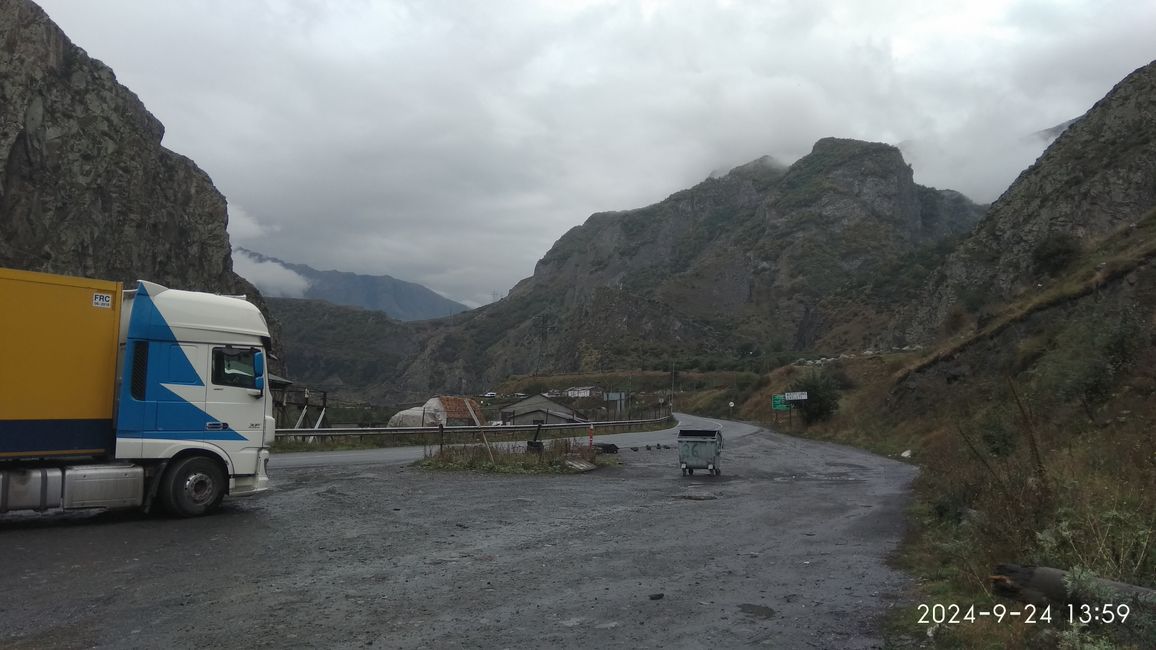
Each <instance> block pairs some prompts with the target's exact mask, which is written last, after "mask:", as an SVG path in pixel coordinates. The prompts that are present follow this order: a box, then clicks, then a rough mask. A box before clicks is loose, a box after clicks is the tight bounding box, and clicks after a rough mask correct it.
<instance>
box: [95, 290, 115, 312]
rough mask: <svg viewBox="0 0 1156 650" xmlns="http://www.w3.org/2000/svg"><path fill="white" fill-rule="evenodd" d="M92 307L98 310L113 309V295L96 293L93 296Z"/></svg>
mask: <svg viewBox="0 0 1156 650" xmlns="http://www.w3.org/2000/svg"><path fill="white" fill-rule="evenodd" d="M92 306H93V307H96V308H97V309H112V294H111V293H94V294H92Z"/></svg>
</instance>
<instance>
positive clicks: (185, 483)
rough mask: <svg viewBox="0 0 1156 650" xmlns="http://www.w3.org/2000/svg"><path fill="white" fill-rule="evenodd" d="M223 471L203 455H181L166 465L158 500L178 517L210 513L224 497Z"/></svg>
mask: <svg viewBox="0 0 1156 650" xmlns="http://www.w3.org/2000/svg"><path fill="white" fill-rule="evenodd" d="M226 485H227V484H226V483H225V474H224V472H222V471H221V467H220V466H219V465H218V464H217V463H215V462H213V461H212V460H211V459H208V458H205V457H204V456H189V457H188V458H182V459H181V460H178V461H177V462H175V463H173V464H172V465H170V466H169V469H168V471H167V472H165V476H164V479H163V481H162V483H161V494H160V497H161V503H163V504H164V506H165V510H168V511H169V512H170V513H172V514H173V515H176V516H177V517H196V516H197V515H203V514H205V513H206V512H210V511H211V510H213V509H215V508H216V507H217V506H218V505H220V504H221V500H222V499H224V498H225V489H226Z"/></svg>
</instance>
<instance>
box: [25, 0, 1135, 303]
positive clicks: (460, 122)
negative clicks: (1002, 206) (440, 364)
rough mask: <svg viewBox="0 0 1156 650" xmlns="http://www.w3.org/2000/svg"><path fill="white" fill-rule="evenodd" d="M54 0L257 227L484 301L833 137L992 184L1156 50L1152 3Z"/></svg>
mask: <svg viewBox="0 0 1156 650" xmlns="http://www.w3.org/2000/svg"><path fill="white" fill-rule="evenodd" d="M40 4H41V5H42V6H43V7H44V8H45V9H46V10H47V11H48V13H49V15H50V16H51V17H52V18H53V19H54V20H55V21H56V22H57V23H58V24H59V25H60V26H61V27H62V28H63V29H64V31H65V33H67V34H68V35H69V36H70V37H71V38H72V40H73V41H74V42H76V44H78V45H80V46H81V47H83V48H84V49H85V50H87V51H88V53H89V54H90V55H91V56H93V57H95V58H98V59H101V60H102V61H104V62H105V63H107V64H108V65H110V66H111V67H112V68H113V70H114V71H115V72H116V74H117V77H118V79H119V80H120V81H121V82H122V83H123V84H125V85H126V86H128V87H129V88H131V89H132V90H133V91H135V92H136V93H137V94H138V95H139V96H140V97H141V99H142V100H143V101H144V103H145V105H146V106H147V107H148V108H149V110H150V111H152V113H153V114H154V115H156V116H157V117H158V118H159V119H160V120H161V121H162V122H163V123H164V124H165V127H166V135H165V140H164V144H165V146H167V147H168V148H170V149H172V150H174V151H177V152H179V153H182V154H184V155H187V156H189V157H191V158H192V159H193V160H195V161H196V162H197V163H198V164H199V165H200V166H201V167H202V168H203V169H204V170H205V171H207V172H208V173H209V175H210V176H212V178H213V181H214V182H215V183H216V185H217V187H218V188H220V190H221V191H222V192H223V193H224V194H225V196H226V197H228V200H229V206H230V208H229V210H230V220H231V223H230V233H231V234H232V237H233V242H234V244H235V245H242V246H246V247H248V248H252V249H254V250H257V251H260V252H262V253H265V254H267V255H272V256H275V257H280V258H283V259H286V260H289V261H294V262H301V263H305V264H309V265H311V266H314V267H317V268H320V269H329V268H336V269H340V270H346V271H354V272H358V273H370V274H389V275H393V276H395V277H399V278H402V279H405V280H410V281H414V282H419V283H421V284H424V285H426V286H428V287H430V288H432V289H434V290H435V291H438V292H439V293H442V294H443V295H445V296H447V297H450V298H453V299H456V300H459V301H463V302H466V303H467V304H470V305H478V304H484V303H487V302H490V301H491V299H492V295H493V293H494V292H498V293H500V294H504V293H505V292H506V291H507V290H508V289H509V288H510V287H511V286H513V284H514V283H515V282H517V281H518V280H519V279H521V278H523V277H526V276H528V275H530V274H531V273H532V271H533V268H534V263H535V262H536V261H537V260H538V259H539V258H540V257H542V255H544V254H545V252H546V251H547V250H548V249H549V247H550V246H551V245H552V244H553V243H554V241H555V240H557V238H558V237H559V236H561V235H562V234H563V233H564V232H565V231H566V230H568V229H569V228H570V227H572V226H575V225H578V224H581V223H582V222H584V221H585V220H586V217H587V216H589V214H590V213H592V212H596V211H603V210H621V209H629V208H635V207H642V206H644V205H648V204H650V203H654V202H656V201H659V200H661V199H663V198H665V197H666V196H667V195H669V194H670V193H672V192H674V191H677V190H679V189H683V188H685V187H689V186H691V185H693V184H694V183H696V182H698V181H700V180H702V179H703V178H705V177H706V176H707V175H708V174H710V173H711V172H712V171H714V170H717V169H725V168H730V167H733V166H735V165H738V164H741V163H744V162H746V161H748V160H751V159H754V158H757V157H758V156H760V155H763V154H770V155H771V156H773V157H774V158H776V159H778V160H780V161H782V162H785V163H790V162H793V161H794V160H795V159H797V158H798V157H799V156H801V155H803V154H805V153H807V152H808V151H809V150H810V148H811V145H812V144H813V143H814V141H815V140H817V139H818V138H821V137H824V136H832V135H833V136H842V137H854V138H860V139H865V140H875V141H883V142H891V143H894V144H898V143H901V142H902V143H905V144H904V150H905V153H906V155H907V159H908V162H910V163H912V165H913V166H914V168H915V178H916V180H917V181H918V182H920V183H923V184H927V185H933V186H936V187H945V188H952V189H957V190H960V191H962V192H964V193H965V194H968V195H969V196H971V197H972V198H973V199H975V200H977V201H981V202H988V201H991V200H993V199H995V198H996V197H997V196H998V195H999V194H1000V193H1001V192H1002V191H1003V190H1004V189H1005V188H1006V187H1007V185H1008V184H1009V183H1010V182H1011V181H1012V180H1013V179H1014V178H1015V176H1016V174H1017V173H1019V171H1020V170H1022V169H1023V168H1024V167H1025V166H1027V165H1028V164H1030V163H1031V161H1032V160H1034V159H1035V158H1036V156H1038V155H1039V153H1040V152H1041V151H1042V149H1043V143H1042V142H1039V141H1037V140H1034V139H1032V138H1031V137H1029V134H1031V133H1032V132H1034V131H1037V130H1040V129H1043V128H1047V127H1050V126H1053V125H1055V124H1057V123H1059V122H1062V121H1064V120H1067V119H1070V118H1072V117H1076V116H1078V115H1080V114H1082V113H1083V112H1084V111H1086V110H1087V109H1088V108H1089V107H1090V106H1091V105H1092V104H1093V103H1094V102H1095V101H1096V100H1098V99H1099V98H1100V97H1102V96H1103V95H1104V94H1105V93H1106V92H1107V91H1108V90H1110V89H1111V87H1112V86H1113V85H1114V84H1115V83H1116V82H1118V81H1119V80H1120V79H1121V78H1123V77H1124V76H1125V75H1126V74H1127V73H1129V72H1131V71H1132V70H1134V69H1135V68H1137V67H1139V66H1141V65H1144V64H1146V63H1148V62H1149V61H1150V60H1152V59H1153V58H1156V45H1154V43H1153V39H1152V29H1153V26H1154V25H1156V3H1153V2H1147V1H1140V0H1128V1H1121V0H1089V1H1069V2H1062V1H1046V0H1034V1H1020V2H1016V1H1009V2H993V1H987V0H964V1H955V0H939V1H937V2H924V1H922V0H919V1H911V2H904V1H900V0H872V1H871V2H859V1H849V2H822V1H818V0H800V1H797V2H776V1H771V0H763V1H752V2H742V1H740V0H718V1H712V0H693V1H692V0H688V1H684V2H666V1H662V0H643V1H638V2H609V1H601V0H571V1H557V2H530V1H509V2H494V1H486V2H480V1H478V2H466V1H465V0H463V1H461V2H451V1H448V0H445V1H437V0H428V1H425V0H397V1H386V0H372V1H371V0H331V1H329V2H326V1H322V0H245V1H239V0H148V1H147V2H146V1H142V0H100V1H99V2H94V1H92V0H41V2H40ZM238 269H239V270H240V271H242V273H243V274H248V275H251V276H255V275H260V276H261V279H259V280H258V279H257V278H251V279H255V280H257V281H258V284H259V286H261V282H264V284H265V286H266V288H267V289H270V290H276V289H277V288H278V287H280V288H281V289H283V291H282V292H284V293H290V294H292V293H293V292H294V291H300V287H302V286H304V285H301V284H300V283H299V282H297V281H296V280H294V279H293V277H291V276H292V274H290V276H285V275H284V274H282V273H280V272H277V271H276V270H271V269H264V270H263V269H260V268H257V265H254V264H252V263H246V262H245V261H244V260H238Z"/></svg>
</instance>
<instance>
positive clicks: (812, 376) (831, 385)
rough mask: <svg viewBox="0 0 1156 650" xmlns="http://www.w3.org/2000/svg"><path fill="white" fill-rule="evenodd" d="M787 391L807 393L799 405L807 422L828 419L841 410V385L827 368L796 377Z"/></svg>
mask: <svg viewBox="0 0 1156 650" xmlns="http://www.w3.org/2000/svg"><path fill="white" fill-rule="evenodd" d="M787 391H789V392H792V393H794V392H806V393H807V399H806V400H804V401H803V402H802V403H801V406H799V411H800V413H801V414H802V416H803V421H804V422H806V423H807V424H811V423H813V422H822V421H823V420H827V419H829V418H830V417H831V416H832V415H834V414H835V412H836V411H838V410H839V386H838V384H837V383H836V381H835V378H834V377H832V376H831V374H830V373H828V372H826V371H825V370H818V369H816V370H812V371H811V372H809V373H807V375H806V376H804V377H801V378H799V379H796V380H795V381H794V382H793V383H792V384H791V385H790V386H789V387H788V388H787Z"/></svg>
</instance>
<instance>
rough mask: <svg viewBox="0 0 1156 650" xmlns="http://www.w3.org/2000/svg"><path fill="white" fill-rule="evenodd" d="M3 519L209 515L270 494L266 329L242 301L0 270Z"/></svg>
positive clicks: (144, 284) (271, 426) (271, 423)
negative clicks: (229, 503)
mask: <svg viewBox="0 0 1156 650" xmlns="http://www.w3.org/2000/svg"><path fill="white" fill-rule="evenodd" d="M0 304H4V305H6V306H7V308H6V309H5V311H6V312H7V313H8V314H9V315H10V317H5V318H3V319H0V346H2V349H0V359H3V360H4V362H3V363H2V364H0V513H3V512H7V511H9V510H17V509H36V510H48V509H54V508H65V509H68V508H92V507H104V508H120V507H144V508H145V509H149V508H151V507H152V506H153V505H154V503H155V502H159V503H160V504H161V505H163V506H164V508H165V509H166V510H168V511H169V512H171V513H173V514H175V515H178V516H194V515H199V514H203V513H205V512H208V511H210V510H212V509H214V508H216V507H217V505H219V504H220V503H221V500H222V499H223V498H224V496H225V495H226V494H229V495H246V494H253V493H256V492H261V491H263V490H265V489H267V488H268V484H269V479H268V475H267V473H266V465H267V463H268V460H269V446H270V445H271V444H272V442H273V436H274V432H275V427H274V421H273V417H272V413H271V404H272V400H271V399H270V397H269V385H268V384H269V382H268V381H267V380H266V355H267V352H268V349H269V345H270V339H269V328H268V325H267V324H266V322H265V319H264V317H263V316H262V315H261V312H260V310H258V309H257V307H256V306H255V305H253V304H252V303H250V302H248V301H246V300H244V299H243V298H242V297H230V296H220V295H214V294H208V293H200V292H192V291H180V290H175V289H167V288H165V287H162V286H160V285H157V284H153V283H151V282H145V281H141V282H140V283H139V284H138V286H137V287H136V288H135V289H132V290H128V291H124V290H123V289H122V287H121V286H120V284H119V283H116V282H107V281H100V280H89V279H83V278H73V277H66V276H59V275H50V274H43V273H32V272H27V271H14V270H9V269H0Z"/></svg>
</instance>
